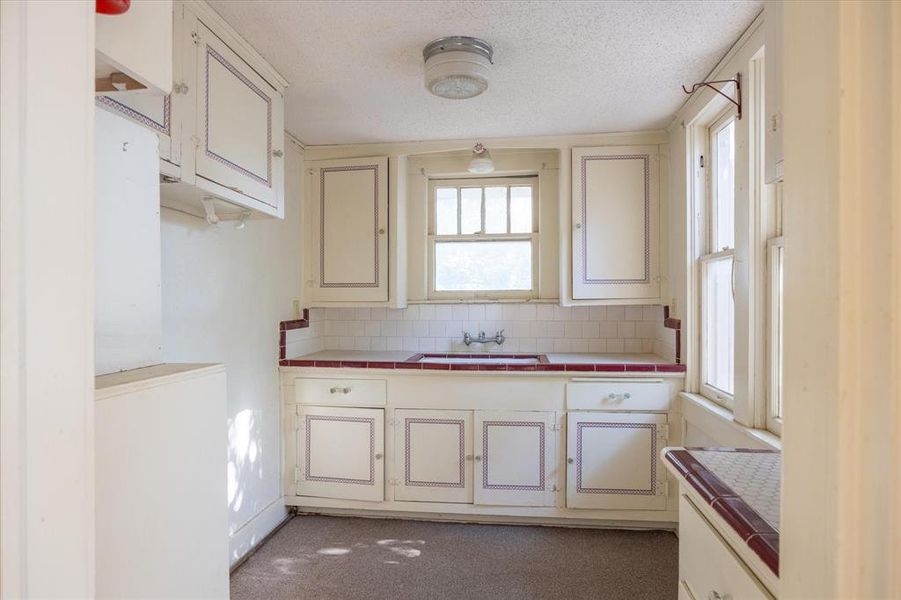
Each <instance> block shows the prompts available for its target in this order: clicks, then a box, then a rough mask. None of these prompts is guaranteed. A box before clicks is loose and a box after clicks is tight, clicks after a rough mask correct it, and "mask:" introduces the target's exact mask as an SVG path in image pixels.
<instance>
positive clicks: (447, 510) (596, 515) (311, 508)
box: [285, 496, 679, 531]
mask: <svg viewBox="0 0 901 600" xmlns="http://www.w3.org/2000/svg"><path fill="white" fill-rule="evenodd" d="M285 505H286V506H289V507H294V510H295V511H296V513H297V514H316V515H332V516H342V517H364V518H372V519H409V520H417V521H443V522H452V523H490V524H494V525H544V526H550V527H581V528H599V529H664V530H666V531H676V529H677V527H678V522H677V521H678V518H679V513H678V512H677V511H610V510H605V511H601V510H567V509H563V508H555V507H541V506H476V505H472V504H462V503H461V504H452V503H447V502H390V501H389V502H378V503H367V502H360V501H352V500H335V499H331V498H310V497H307V496H285ZM376 505H377V506H378V508H375V506H376Z"/></svg>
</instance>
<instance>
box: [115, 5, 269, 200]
mask: <svg viewBox="0 0 901 600" xmlns="http://www.w3.org/2000/svg"><path fill="white" fill-rule="evenodd" d="M138 4H143V3H138ZM170 8H171V10H170V11H169V13H168V14H169V19H170V21H171V27H170V36H169V44H170V53H169V55H168V56H169V61H170V63H171V64H170V65H169V67H170V68H169V80H170V81H169V86H168V88H167V89H171V91H172V93H171V94H168V95H161V94H148V93H146V91H141V90H139V91H127V92H108V93H104V94H103V95H102V96H99V97H98V100H97V103H98V104H99V105H100V106H102V107H104V108H106V109H108V110H112V111H115V112H117V113H119V114H121V115H123V116H125V117H127V118H129V119H132V120H133V121H136V122H138V123H141V124H142V125H144V126H145V127H147V128H149V129H151V130H152V131H154V132H155V133H156V134H157V136H158V137H159V140H160V172H161V173H162V174H163V175H164V178H163V180H162V183H163V185H162V188H161V196H162V198H161V202H162V204H163V205H164V206H168V207H171V208H175V209H178V210H181V211H184V212H188V213H190V214H194V215H196V216H198V217H204V216H206V212H205V209H204V206H203V201H204V200H211V201H212V203H213V206H214V208H215V212H216V214H217V216H219V217H220V218H235V217H237V216H239V215H241V213H243V212H247V211H251V212H253V213H257V214H261V215H266V216H272V217H278V218H282V217H283V216H284V153H285V137H284V89H285V86H286V85H287V83H286V82H285V80H284V79H282V78H281V76H280V75H278V73H276V72H275V71H274V70H273V69H272V67H270V66H269V65H268V64H267V63H266V62H265V61H264V60H263V59H262V58H261V57H260V56H259V55H258V54H257V53H256V52H255V51H254V50H253V49H252V48H250V46H248V45H247V43H246V42H245V41H244V40H243V39H241V37H240V36H238V35H237V33H235V32H234V30H232V29H231V27H229V26H228V25H227V24H226V23H225V22H224V21H222V19H221V18H220V17H219V16H218V15H216V13H214V12H213V11H212V10H211V9H210V8H209V7H208V6H207V5H206V4H204V3H202V2H175V3H174V4H172V5H171V7H170ZM126 14H128V13H126ZM173 32H174V33H173Z"/></svg>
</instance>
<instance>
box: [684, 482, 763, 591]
mask: <svg viewBox="0 0 901 600" xmlns="http://www.w3.org/2000/svg"><path fill="white" fill-rule="evenodd" d="M679 581H680V588H681V587H684V588H685V591H684V593H685V594H686V597H689V598H735V599H736V600H737V599H739V598H741V599H742V600H768V599H772V598H773V596H771V595H770V594H769V592H767V591H766V589H765V588H764V587H763V585H762V584H761V583H760V581H758V579H757V578H756V577H755V576H754V574H753V573H752V572H751V571H750V569H748V567H747V565H745V564H744V562H743V561H742V560H741V558H739V557H738V556H737V555H736V554H735V553H734V552H733V551H732V549H731V548H730V547H729V544H728V543H727V542H726V541H725V540H724V539H723V538H722V537H721V536H720V535H719V533H718V532H717V531H716V530H715V529H714V527H713V525H711V524H710V523H709V522H708V521H707V519H705V518H704V516H703V515H702V514H701V512H700V511H699V510H698V508H697V507H696V506H695V505H694V503H693V502H692V501H691V500H690V499H689V498H688V497H687V496H684V495H683V496H680V498H679ZM681 593H683V592H682V591H680V594H681ZM716 594H719V595H718V596H717V595H716Z"/></svg>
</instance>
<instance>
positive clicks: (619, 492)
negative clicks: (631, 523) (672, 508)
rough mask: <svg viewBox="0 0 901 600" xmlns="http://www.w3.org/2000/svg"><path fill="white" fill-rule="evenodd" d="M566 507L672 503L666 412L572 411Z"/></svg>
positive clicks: (660, 506) (568, 432)
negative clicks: (665, 457)
mask: <svg viewBox="0 0 901 600" xmlns="http://www.w3.org/2000/svg"><path fill="white" fill-rule="evenodd" d="M566 419H567V426H566V449H567V455H566V463H567V471H566V506H567V507H569V508H626V507H630V508H642V509H645V510H662V509H664V508H665V507H666V486H665V484H664V482H665V481H666V474H665V471H664V468H663V466H662V465H661V464H660V463H659V461H660V459H659V457H658V454H657V453H658V450H659V449H661V448H663V447H665V445H666V427H665V426H666V421H667V418H666V415H665V414H650V413H606V412H569V413H567V415H566Z"/></svg>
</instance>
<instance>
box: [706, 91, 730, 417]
mask: <svg viewBox="0 0 901 600" xmlns="http://www.w3.org/2000/svg"><path fill="white" fill-rule="evenodd" d="M737 122H738V119H737V116H736V114H735V110H734V109H733V107H732V106H731V105H730V106H727V107H726V108H725V109H724V110H722V111H720V112H719V113H718V114H717V115H716V117H715V118H713V119H712V120H711V122H710V124H709V125H707V127H706V128H705V139H704V151H703V156H707V157H708V158H709V160H708V161H707V164H706V165H703V167H702V168H703V169H704V198H703V202H701V203H700V205H701V207H702V215H701V218H702V220H703V222H704V227H702V228H701V231H703V240H702V243H701V245H700V246H701V253H700V256H698V258H697V265H698V287H697V289H696V293H697V298H698V299H699V300H700V302H699V304H700V315H699V323H698V324H699V328H698V359H699V360H698V389H699V391H700V393H701V395H702V396H704V397H706V398H708V399H709V400H712V401H713V402H715V403H717V404H719V405H721V406H723V407H725V408H727V409H729V410H734V409H735V390H732V392H731V393H730V392H727V391H726V390H721V389H719V388H718V387H716V386H714V385H711V384H710V383H708V381H707V360H706V357H707V352H708V348H707V341H706V340H707V335H706V333H707V313H708V307H707V294H706V289H707V286H706V284H707V279H706V277H707V267H708V266H709V264H710V263H712V262H715V261H722V260H727V259H728V260H729V261H730V262H731V266H730V272H731V283H730V286H731V291H732V303H733V304H732V310H733V312H732V314H733V319H732V324H733V332H732V339H733V346H732V362H733V371H734V365H735V354H736V344H735V248H734V247H731V248H730V247H728V246H724V247H723V248H714V247H713V244H714V240H715V239H716V238H717V236H716V224H717V213H716V204H717V191H718V190H717V186H716V182H715V181H714V173H716V171H717V159H716V152H715V147H716V146H715V140H716V136H717V134H718V133H719V132H720V131H722V130H723V129H725V128H726V127H728V126H729V124H730V123H733V124H734V125H733V136H734V137H733V144H734V143H735V142H734V140H735V139H736V137H737V136H736V135H735V132H736V130H737ZM733 148H734V146H733ZM734 200H735V191H734V189H733V202H734ZM733 214H734V207H733ZM734 229H735V220H734V219H733V235H732V238H733V240H735V238H736V235H735V234H736V232H735V231H734ZM734 381H735V374H734V372H733V385H734Z"/></svg>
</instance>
